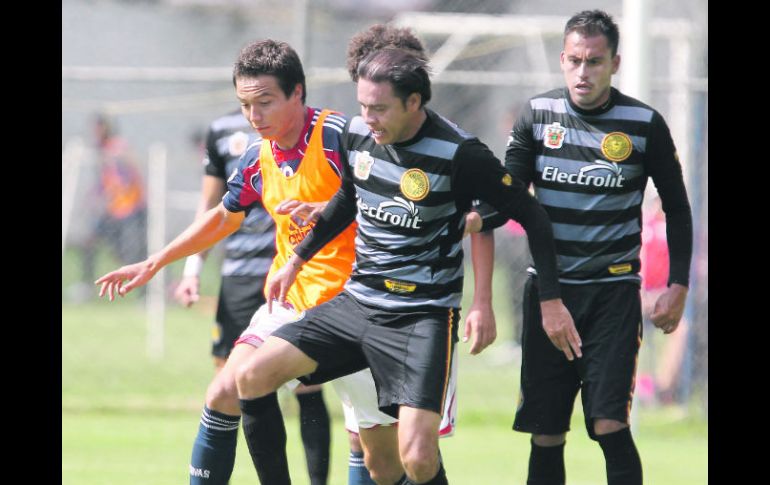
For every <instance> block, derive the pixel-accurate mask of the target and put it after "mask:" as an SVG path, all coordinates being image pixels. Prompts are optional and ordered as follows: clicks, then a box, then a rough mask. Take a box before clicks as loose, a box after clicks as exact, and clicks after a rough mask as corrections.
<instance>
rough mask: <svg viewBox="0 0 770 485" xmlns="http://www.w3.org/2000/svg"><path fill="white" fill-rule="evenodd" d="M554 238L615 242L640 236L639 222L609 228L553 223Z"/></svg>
mask: <svg viewBox="0 0 770 485" xmlns="http://www.w3.org/2000/svg"><path fill="white" fill-rule="evenodd" d="M552 227H553V236H554V238H555V239H560V240H562V241H585V242H590V241H613V240H615V239H620V238H622V237H624V236H628V235H629V234H639V233H640V232H641V230H642V229H641V228H640V227H639V221H637V220H630V221H628V222H624V223H622V224H612V225H607V226H584V225H578V224H560V223H553V224H552Z"/></svg>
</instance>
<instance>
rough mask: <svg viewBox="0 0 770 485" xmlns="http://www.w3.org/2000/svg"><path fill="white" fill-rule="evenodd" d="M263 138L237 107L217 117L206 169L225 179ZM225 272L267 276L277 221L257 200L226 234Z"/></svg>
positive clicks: (208, 139)
mask: <svg viewBox="0 0 770 485" xmlns="http://www.w3.org/2000/svg"><path fill="white" fill-rule="evenodd" d="M258 140H260V137H259V135H257V134H256V133H255V132H254V129H252V127H251V125H249V122H248V121H247V120H246V118H244V116H243V115H242V114H241V111H240V110H238V111H234V112H232V113H230V114H227V115H225V116H222V117H220V118H217V119H216V120H214V121H213V122H212V123H211V125H210V126H209V129H208V133H207V135H206V156H205V158H204V160H203V165H204V173H205V174H206V175H211V176H214V177H217V178H220V179H222V181H223V182H226V181H227V179H228V178H229V177H230V175H231V174H232V173H233V172H234V171H236V170H237V169H238V164H239V161H240V159H241V156H242V155H243V154H244V153H245V152H246V149H247V148H248V147H249V146H250V145H252V144H254V143H256V142H257V141H258ZM224 244H225V257H224V261H223V262H222V276H260V277H261V276H264V275H266V274H267V272H268V270H269V269H270V264H271V263H272V262H273V256H274V255H275V225H274V224H273V219H272V218H271V217H270V214H268V213H267V211H265V209H264V208H263V207H262V206H261V205H259V204H256V205H255V206H254V207H252V209H251V211H250V212H248V214H247V215H246V219H245V220H244V221H243V224H241V227H240V228H239V229H238V230H237V231H236V232H234V233H233V234H231V235H230V236H228V237H227V239H226V240H225V242H224Z"/></svg>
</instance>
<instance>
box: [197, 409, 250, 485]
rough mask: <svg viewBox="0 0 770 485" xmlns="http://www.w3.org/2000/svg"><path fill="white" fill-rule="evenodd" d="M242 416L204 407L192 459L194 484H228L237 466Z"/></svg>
mask: <svg viewBox="0 0 770 485" xmlns="http://www.w3.org/2000/svg"><path fill="white" fill-rule="evenodd" d="M240 421H241V417H240V416H231V415H228V414H223V413H220V412H218V411H214V410H213V409H209V408H208V406H204V407H203V413H202V414H201V421H200V426H198V435H197V436H196V437H195V441H194V442H193V449H192V458H191V460H190V485H204V484H205V485H227V481H228V480H230V475H231V474H232V473H233V466H234V465H235V446H236V444H237V443H238V423H240Z"/></svg>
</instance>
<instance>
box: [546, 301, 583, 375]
mask: <svg viewBox="0 0 770 485" xmlns="http://www.w3.org/2000/svg"><path fill="white" fill-rule="evenodd" d="M540 313H541V314H542V316H543V330H545V333H546V335H548V338H549V339H551V343H553V344H554V345H555V346H556V348H558V349H559V350H561V351H562V352H564V355H565V356H567V360H574V357H573V355H572V354H573V353H574V354H575V357H578V358H580V357H583V352H582V351H581V350H580V347H581V346H582V345H583V342H582V341H581V340H580V335H579V334H578V331H577V328H575V322H574V321H573V320H572V315H570V313H569V310H567V307H565V306H564V303H562V301H561V298H555V299H553V300H545V301H541V302H540Z"/></svg>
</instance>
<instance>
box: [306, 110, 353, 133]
mask: <svg viewBox="0 0 770 485" xmlns="http://www.w3.org/2000/svg"><path fill="white" fill-rule="evenodd" d="M322 111H323V110H321V109H319V108H313V121H312V125H313V126H315V125H316V122H317V121H318V117H319V116H321V112H322ZM327 111H329V113H328V114H327V115H326V118H325V119H324V124H323V130H324V136H328V135H331V134H333V133H336V134H337V136H339V135H341V134H342V131H343V130H344V128H345V124H346V123H347V122H348V118H347V117H346V116H345V115H344V114H342V113H341V112H339V111H335V110H333V109H328V108H327Z"/></svg>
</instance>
